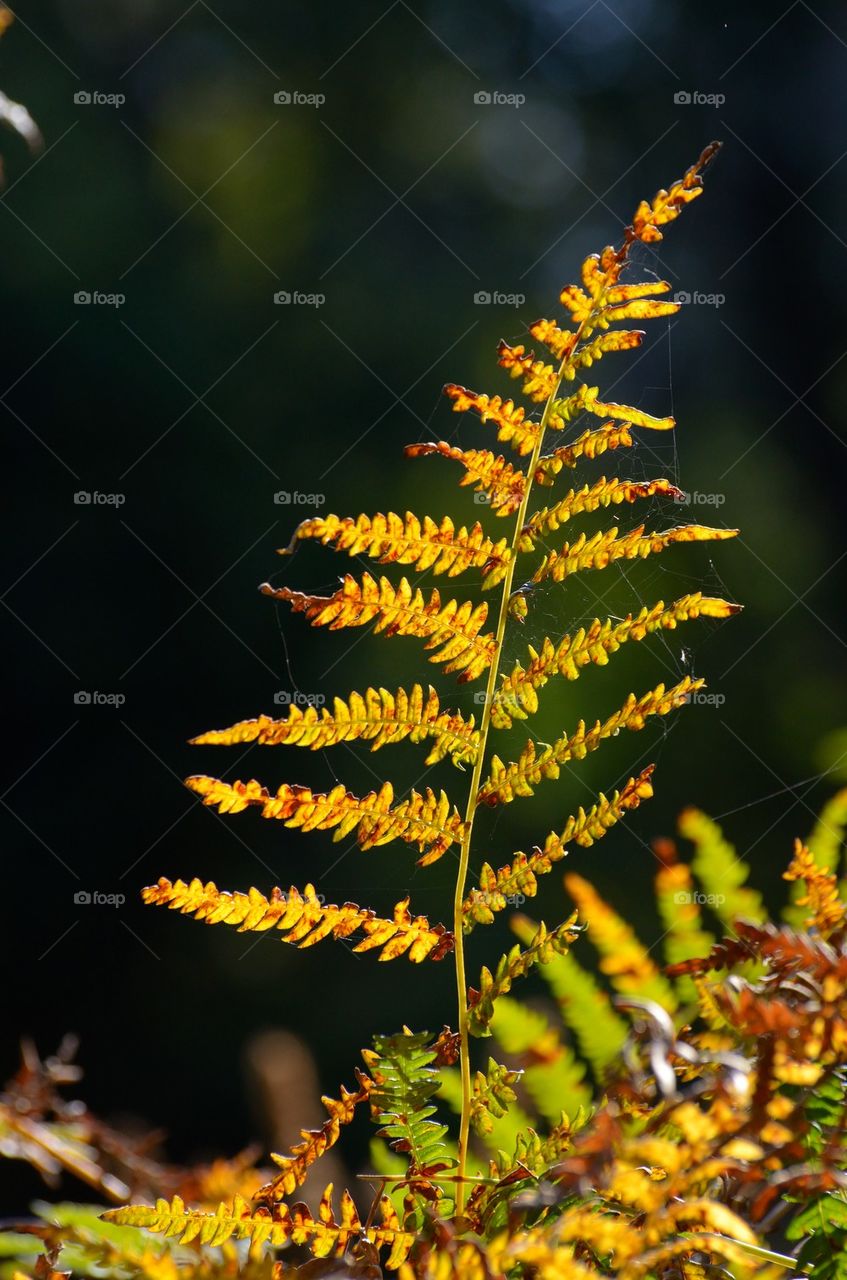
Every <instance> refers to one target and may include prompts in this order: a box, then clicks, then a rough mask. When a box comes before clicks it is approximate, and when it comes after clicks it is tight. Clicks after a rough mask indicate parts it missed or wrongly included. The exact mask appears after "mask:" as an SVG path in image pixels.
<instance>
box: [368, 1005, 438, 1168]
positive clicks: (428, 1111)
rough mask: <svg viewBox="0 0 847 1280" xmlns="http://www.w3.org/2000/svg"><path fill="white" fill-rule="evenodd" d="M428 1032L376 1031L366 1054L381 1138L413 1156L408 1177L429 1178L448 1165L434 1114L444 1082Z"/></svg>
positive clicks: (410, 1158)
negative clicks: (433, 1101)
mask: <svg viewBox="0 0 847 1280" xmlns="http://www.w3.org/2000/svg"><path fill="white" fill-rule="evenodd" d="M429 1041H430V1037H429V1034H428V1033H427V1032H425V1031H424V1032H418V1033H417V1034H415V1035H413V1034H412V1032H410V1031H408V1030H406V1031H404V1032H402V1033H401V1034H399V1035H395V1036H376V1037H375V1038H374V1048H373V1049H372V1050H367V1049H366V1050H363V1052H362V1057H363V1058H364V1060H365V1065H366V1066H367V1068H368V1071H369V1072H370V1074H371V1076H372V1078H373V1082H374V1083H373V1088H372V1090H371V1104H372V1107H373V1109H374V1111H375V1113H376V1115H377V1120H378V1123H379V1124H380V1125H381V1126H382V1128H381V1129H380V1133H379V1137H381V1138H387V1139H389V1145H390V1146H391V1148H392V1150H394V1151H398V1152H401V1153H402V1154H403V1155H406V1156H407V1157H408V1160H409V1169H408V1172H409V1177H410V1179H414V1178H417V1177H421V1178H426V1177H427V1176H428V1175H431V1174H433V1173H437V1172H439V1171H440V1170H443V1169H446V1168H449V1166H450V1163H451V1161H450V1160H449V1158H447V1157H446V1156H445V1153H444V1144H443V1142H442V1139H443V1138H444V1135H445V1134H446V1132H447V1129H446V1126H445V1125H441V1124H436V1123H435V1122H434V1121H433V1120H432V1119H431V1117H432V1116H433V1115H435V1113H436V1107H434V1106H432V1105H431V1099H432V1098H433V1097H434V1096H435V1094H436V1093H437V1092H438V1090H439V1087H440V1080H439V1073H438V1069H437V1067H436V1066H435V1065H434V1064H435V1062H436V1058H437V1051H436V1049H435V1048H434V1047H433V1046H432V1045H430V1043H429Z"/></svg>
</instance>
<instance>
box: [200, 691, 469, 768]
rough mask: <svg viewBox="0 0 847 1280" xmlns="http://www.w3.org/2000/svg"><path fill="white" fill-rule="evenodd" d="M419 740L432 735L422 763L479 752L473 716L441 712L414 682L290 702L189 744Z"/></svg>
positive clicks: (320, 745)
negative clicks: (320, 703) (324, 703)
mask: <svg viewBox="0 0 847 1280" xmlns="http://www.w3.org/2000/svg"><path fill="white" fill-rule="evenodd" d="M405 738H408V739H409V740H410V741H411V742H414V743H419V742H425V741H427V740H429V739H433V738H434V739H435V741H434V743H433V745H432V748H431V750H430V753H429V755H428V756H427V758H426V763H427V764H436V763H437V762H438V761H439V760H443V759H444V757H445V756H449V757H450V758H451V760H452V761H453V763H454V764H456V765H459V766H460V767H461V766H462V765H463V764H473V763H474V761H475V760H476V756H477V752H478V750H479V730H478V729H476V728H475V727H474V718H473V716H470V717H469V719H467V720H466V719H465V718H464V717H463V716H462V715H460V714H459V712H457V711H442V710H441V704H440V702H439V699H438V694H437V693H436V691H435V689H433V688H432V686H431V685H430V686H429V687H428V688H427V691H426V693H424V690H423V688H422V687H421V685H419V684H414V685H412V688H411V689H410V690H409V691H408V692H407V691H406V690H405V689H398V690H397V692H396V693H389V691H388V690H387V689H371V688H367V689H366V690H365V692H364V695H362V694H359V693H356V692H353V693H351V694H350V697H349V698H348V699H347V701H346V702H345V701H344V699H342V698H335V699H334V702H333V707H332V710H330V709H329V707H321V708H320V709H319V708H317V707H313V706H308V707H306V708H304V709H302V710H301V708H300V707H297V706H293V705H292V706H291V707H290V708H289V709H288V712H287V714H286V715H285V716H284V717H283V718H281V719H278V720H275V719H273V718H272V717H271V716H258V717H256V719H254V720H240V721H239V722H238V723H237V724H234V725H231V726H230V727H229V728H228V729H211V730H210V731H209V732H208V733H201V734H200V735H199V736H198V737H196V738H192V739H191V742H192V744H193V745H195V746H232V745H238V744H241V743H244V742H258V743H259V744H260V745H261V746H265V747H274V746H278V745H279V744H283V743H284V744H286V745H288V746H297V747H309V748H310V749H311V750H312V751H322V750H323V749H324V747H332V746H335V745H337V744H338V743H342V742H354V741H358V740H361V741H365V742H370V744H371V751H378V750H379V748H380V747H384V746H386V745H387V744H389V743H394V742H401V741H403V739H405Z"/></svg>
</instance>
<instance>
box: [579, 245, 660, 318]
mask: <svg viewBox="0 0 847 1280" xmlns="http://www.w3.org/2000/svg"><path fill="white" fill-rule="evenodd" d="M582 282H583V284H584V286H585V288H584V289H581V288H580V287H579V285H576V284H569V285H566V286H565V288H564V289H563V290H562V292H561V293H560V295H559V301H560V302H561V303H562V306H563V307H565V308H566V309H567V310H568V311H569V312H570V317H571V320H572V321H573V322H574V324H579V325H584V324H585V322H586V321H587V322H588V323H589V324H590V326H591V330H592V331H593V330H594V329H595V328H596V329H608V327H609V325H610V324H612V323H613V322H614V321H615V320H653V319H659V318H661V317H662V316H669V315H675V314H676V312H677V311H679V303H677V302H655V301H653V299H654V298H655V296H656V295H657V294H660V293H668V292H669V290H670V287H671V286H670V284H669V283H668V281H667V280H648V281H645V282H644V283H643V284H618V285H615V286H613V287H612V288H610V287H609V284H608V281H607V279H606V273H605V271H603V269H602V267H601V265H600V255H599V254H596V253H592V254H590V255H589V256H588V257H587V258H586V259H585V262H584V263H583V264H582ZM586 290H587V292H586ZM644 299H650V301H644ZM598 302H599V303H600V305H599V307H598ZM586 327H587V326H586ZM584 333H585V329H583V334H584Z"/></svg>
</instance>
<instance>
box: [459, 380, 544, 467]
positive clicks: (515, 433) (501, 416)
mask: <svg viewBox="0 0 847 1280" xmlns="http://www.w3.org/2000/svg"><path fill="white" fill-rule="evenodd" d="M444 394H445V395H446V396H448V397H449V399H451V400H452V401H453V412H454V413H466V412H467V411H468V410H469V409H473V410H474V412H475V413H478V414H479V416H480V418H481V419H482V421H483V422H493V423H494V424H495V426H496V427H497V439H498V440H502V441H503V442H504V443H506V444H510V445H511V446H512V448H513V449H514V450H515V452H516V453H517V454H519V455H520V456H521V457H524V456H525V455H526V454H528V453H532V451H533V449H534V448H535V445H536V442H537V440H538V435H539V431H540V427H539V425H538V423H537V422H532V421H531V420H530V419H528V418H527V416H526V414H525V412H524V410H523V409H522V408H521V407H520V406H519V405H516V404H515V402H514V401H513V400H504V399H503V398H502V396H488V395H485V394H483V393H481V392H478V391H468V389H467V387H460V386H457V385H456V384H455V383H453V382H448V384H447V386H446V387H445V388H444Z"/></svg>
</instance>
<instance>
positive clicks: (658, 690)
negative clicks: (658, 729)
mask: <svg viewBox="0 0 847 1280" xmlns="http://www.w3.org/2000/svg"><path fill="white" fill-rule="evenodd" d="M703 684H704V681H703V680H694V679H692V678H691V677H690V676H685V677H684V679H682V680H680V681H679V683H678V684H675V685H674V686H673V687H672V688H670V689H666V688H665V686H664V684H659V685H656V687H655V689H651V690H650V691H649V692H648V693H645V694H642V696H641V697H640V698H636V696H635V694H634V693H631V694H630V695H629V697H628V698H627V699H626V701H625V702H624V704H623V706H622V707H620V708H619V709H618V710H617V711H615V712H614V713H613V714H612V715H611V716H609V718H608V720H604V721H600V720H597V721H596V722H595V724H594V725H593V726H592V727H591V728H590V729H588V728H586V725H585V721H584V720H581V721H580V722H579V725H578V726H577V729H576V731H575V732H574V733H573V734H571V735H570V736H565V737H562V738H558V739H557V740H556V741H555V742H554V743H553V744H552V745H551V746H542V748H541V750H540V751H539V750H538V749H537V747H536V744H535V743H534V742H528V743H527V745H526V746H525V747H524V749H523V751H522V752H521V754H520V756H519V757H518V759H517V760H515V761H512V762H511V763H509V764H504V763H503V761H502V760H501V759H500V757H499V756H493V757H492V760H491V773H490V775H489V776H488V778H487V779H486V780H485V782H484V783H483V784H482V787H481V788H480V791H479V795H478V797H477V798H478V800H479V801H480V802H481V803H485V804H489V805H496V804H508V803H510V801H512V800H514V799H515V798H516V796H531V795H532V794H533V787H535V786H537V785H538V783H539V782H540V781H541V780H542V778H558V776H559V774H560V772H561V766H562V765H563V764H567V763H568V762H569V761H571V760H582V759H583V758H584V757H585V756H586V755H587V754H588V753H589V752H590V751H596V750H597V748H598V747H599V746H600V743H601V742H603V741H605V739H606V738H610V737H613V736H615V735H617V733H618V732H619V731H620V730H621V729H631V730H633V731H637V730H639V729H643V728H644V725H645V722H646V721H647V719H648V718H650V717H651V716H666V715H669V714H670V712H671V711H673V710H675V709H676V708H677V707H681V706H683V704H684V703H686V702H690V700H691V695H692V694H693V693H696V692H697V690H698V689H702V687H703Z"/></svg>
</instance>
